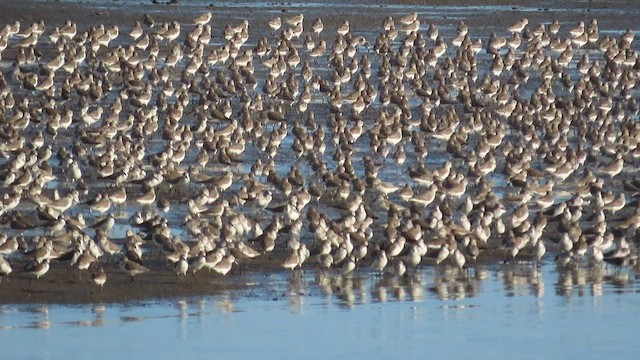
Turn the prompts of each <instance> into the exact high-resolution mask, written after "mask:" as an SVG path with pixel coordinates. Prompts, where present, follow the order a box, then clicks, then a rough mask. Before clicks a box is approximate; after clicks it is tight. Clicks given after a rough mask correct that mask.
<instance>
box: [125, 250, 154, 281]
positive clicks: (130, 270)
mask: <svg viewBox="0 0 640 360" xmlns="http://www.w3.org/2000/svg"><path fill="white" fill-rule="evenodd" d="M120 269H121V270H123V271H124V272H126V273H127V274H129V276H131V282H133V281H134V277H135V276H138V275H140V274H144V273H146V272H148V271H149V269H148V268H146V267H145V266H143V265H141V264H138V263H137V262H134V261H131V260H129V259H128V258H127V257H126V256H125V257H124V258H123V259H122V260H121V261H120Z"/></svg>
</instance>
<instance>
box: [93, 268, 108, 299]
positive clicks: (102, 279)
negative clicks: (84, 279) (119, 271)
mask: <svg viewBox="0 0 640 360" xmlns="http://www.w3.org/2000/svg"><path fill="white" fill-rule="evenodd" d="M91 278H92V279H93V282H94V283H96V285H98V286H100V292H101V293H102V288H103V287H104V283H106V282H107V273H105V272H104V269H103V268H102V267H101V266H100V267H98V270H97V271H96V272H95V273H93V274H92V275H91Z"/></svg>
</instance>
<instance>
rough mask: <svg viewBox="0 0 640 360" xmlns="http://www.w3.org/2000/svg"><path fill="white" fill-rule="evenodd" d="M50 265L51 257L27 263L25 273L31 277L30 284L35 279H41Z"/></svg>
mask: <svg viewBox="0 0 640 360" xmlns="http://www.w3.org/2000/svg"><path fill="white" fill-rule="evenodd" d="M49 267H50V265H49V259H44V260H43V261H42V262H37V261H33V262H30V263H27V264H26V265H25V266H24V274H25V275H26V276H27V277H28V278H29V284H31V281H32V280H33V279H35V280H39V279H40V277H42V276H43V275H44V274H46V273H47V272H48V271H49Z"/></svg>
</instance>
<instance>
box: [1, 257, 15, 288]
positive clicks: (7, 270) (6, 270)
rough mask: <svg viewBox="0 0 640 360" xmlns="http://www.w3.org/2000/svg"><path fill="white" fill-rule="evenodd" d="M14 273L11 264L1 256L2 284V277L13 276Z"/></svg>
mask: <svg viewBox="0 0 640 360" xmlns="http://www.w3.org/2000/svg"><path fill="white" fill-rule="evenodd" d="M12 271H13V269H11V264H9V262H8V261H7V259H5V258H4V257H3V256H0V283H1V282H2V277H4V276H7V275H9V274H11V272H12Z"/></svg>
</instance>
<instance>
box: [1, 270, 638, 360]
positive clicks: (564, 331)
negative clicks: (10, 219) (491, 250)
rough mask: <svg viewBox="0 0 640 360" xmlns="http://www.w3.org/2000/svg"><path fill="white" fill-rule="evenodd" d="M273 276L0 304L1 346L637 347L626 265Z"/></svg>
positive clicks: (476, 351) (149, 355)
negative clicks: (220, 290) (218, 285)
mask: <svg viewBox="0 0 640 360" xmlns="http://www.w3.org/2000/svg"><path fill="white" fill-rule="evenodd" d="M276 278H277V279H279V280H280V281H281V282H282V284H281V285H283V286H282V287H278V284H276V283H270V285H269V286H271V287H273V288H271V289H270V288H266V287H261V288H256V289H251V290H242V291H236V292H230V293H227V294H225V295H221V296H216V297H200V298H186V299H174V300H161V301H151V302H141V303H132V304H93V305H82V306H64V305H3V306H0V349H2V358H3V359H61V358H73V359H116V358H126V359H133V358H145V359H153V358H158V359H168V358H178V359H183V358H184V359H212V358H215V359H220V358H223V359H243V358H250V357H254V358H258V359H263V358H264V359H276V358H278V359H280V358H285V359H292V358H304V359H331V358H345V357H348V358H398V356H401V357H411V358H416V357H428V358H439V357H446V358H453V359H456V358H468V357H469V356H473V358H478V359H487V358H492V359H513V358H518V359H550V358H582V359H592V358H594V359H596V358H626V359H628V358H632V357H633V356H634V355H635V354H637V353H638V351H639V350H640V342H638V341H636V340H635V333H636V330H637V324H638V322H639V320H640V315H639V313H638V311H637V306H638V304H640V295H639V294H638V291H639V290H640V287H639V284H638V279H637V275H636V274H635V272H633V271H632V270H623V271H621V272H618V271H615V270H606V269H605V270H603V271H602V272H599V273H593V272H592V273H590V272H589V271H587V270H584V269H581V270H580V271H571V272H567V273H564V274H559V273H558V272H556V270H555V268H554V266H552V265H545V266H544V267H543V268H542V271H539V272H537V271H534V270H533V269H532V268H531V267H530V266H515V267H513V266H509V267H495V268H491V269H485V270H483V271H480V272H479V273H478V274H473V272H471V273H470V274H466V273H464V272H463V273H451V272H444V273H438V274H436V272H435V270H434V269H433V268H427V269H426V270H423V271H422V272H421V273H420V274H419V277H418V278H416V279H413V280H411V279H394V278H382V279H379V278H370V277H369V276H368V274H362V276H356V277H355V278H354V279H353V280H352V281H348V280H347V281H346V282H342V283H339V280H333V282H332V281H331V280H325V281H324V282H326V283H331V285H330V286H328V285H325V286H324V287H323V286H321V285H320V284H321V283H323V282H322V281H318V279H316V278H315V274H313V273H312V272H307V274H305V275H300V276H299V277H294V276H292V275H291V274H287V273H282V274H278V275H276ZM338 284H340V286H338ZM349 284H351V285H349ZM274 289H278V290H274ZM274 294H275V295H274ZM280 295H282V296H280Z"/></svg>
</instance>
